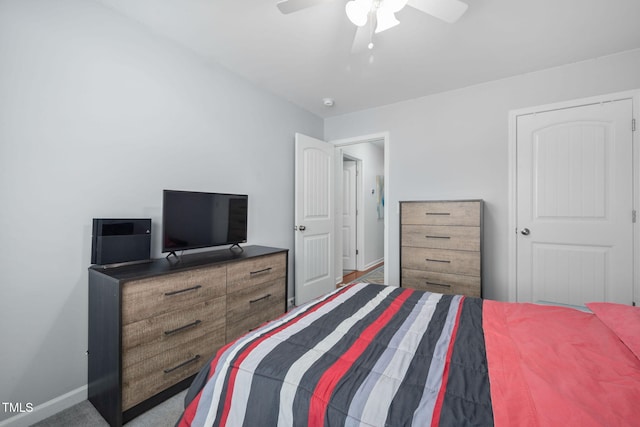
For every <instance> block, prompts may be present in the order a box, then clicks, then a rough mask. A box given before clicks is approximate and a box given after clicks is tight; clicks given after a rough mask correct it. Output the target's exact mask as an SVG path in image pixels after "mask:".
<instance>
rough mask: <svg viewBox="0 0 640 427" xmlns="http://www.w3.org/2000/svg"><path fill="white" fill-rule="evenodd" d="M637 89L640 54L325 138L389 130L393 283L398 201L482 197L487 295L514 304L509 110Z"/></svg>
mask: <svg viewBox="0 0 640 427" xmlns="http://www.w3.org/2000/svg"><path fill="white" fill-rule="evenodd" d="M637 88H640V50H634V51H629V52H625V53H621V54H617V55H612V56H608V57H603V58H597V59H593V60H589V61H584V62H580V63H575V64H571V65H567V66H563V67H557V68H553V69H548V70H543V71H539V72H535V73H530V74H525V75H520V76H516V77H512V78H508V79H504V80H499V81H494V82H490V83H486V84H481V85H477V86H472V87H468V88H463V89H459V90H455V91H450V92H445V93H441V94H437V95H433V96H427V97H422V98H417V99H414V100H410V101H406V102H400V103H396V104H392V105H387V106H384V107H380V108H374V109H370V110H366V111H362V112H358V113H353V114H348V115H343V116H338V117H333V118H329V119H326V120H325V138H326V139H327V140H333V139H339V138H351V137H356V136H359V135H367V134H372V133H379V132H385V131H388V132H389V136H390V142H389V157H390V159H389V161H390V168H389V176H388V177H387V178H388V182H389V184H390V186H391V187H390V188H388V190H389V194H391V196H392V197H393V198H392V199H390V200H388V203H389V206H390V209H389V211H390V212H391V215H390V216H391V217H390V218H389V224H390V225H389V227H390V230H389V231H390V233H389V235H390V237H389V239H390V242H389V248H390V251H389V256H388V258H387V260H386V265H387V267H388V270H389V274H390V276H389V277H390V280H389V282H390V283H391V284H398V283H399V264H398V263H399V250H398V245H399V240H398V239H399V237H398V236H399V234H398V224H399V222H398V211H397V205H398V201H400V200H438V199H447V200H449V199H469V198H474V199H475V198H482V199H484V200H485V202H486V204H485V211H484V214H485V216H484V218H485V222H484V225H485V230H484V232H485V234H484V236H485V241H484V262H483V273H484V291H485V296H486V297H487V298H492V299H499V300H506V299H507V297H508V295H507V288H508V286H507V233H508V231H509V230H508V229H507V221H508V206H507V205H508V190H507V188H508V157H507V146H508V144H507V142H508V112H509V110H513V109H518V108H524V107H528V106H535V105H540V104H547V103H552V102H558V101H565V100H570V99H576V98H583V97H588V96H593V95H599V94H606V93H611V92H618V91H623V90H629V89H637Z"/></svg>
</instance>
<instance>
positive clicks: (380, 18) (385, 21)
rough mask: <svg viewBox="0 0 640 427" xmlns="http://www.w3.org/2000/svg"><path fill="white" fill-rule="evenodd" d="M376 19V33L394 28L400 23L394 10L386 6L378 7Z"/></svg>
mask: <svg viewBox="0 0 640 427" xmlns="http://www.w3.org/2000/svg"><path fill="white" fill-rule="evenodd" d="M383 6H384V3H383ZM376 21H377V22H378V24H377V25H376V34H378V33H381V32H383V31H385V30H388V29H389V28H393V27H395V26H396V25H398V24H399V23H400V21H398V20H397V19H396V16H395V15H394V14H393V11H392V10H391V9H388V8H386V7H380V8H378V10H377V11H376Z"/></svg>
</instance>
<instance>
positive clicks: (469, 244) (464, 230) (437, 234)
mask: <svg viewBox="0 0 640 427" xmlns="http://www.w3.org/2000/svg"><path fill="white" fill-rule="evenodd" d="M401 232H402V236H401V238H402V244H403V246H413V247H421V248H434V249H454V250H461V251H476V252H478V251H480V227H461V226H454V225H449V226H447V225H443V226H433V225H403V226H402V230H401Z"/></svg>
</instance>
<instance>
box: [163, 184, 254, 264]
mask: <svg viewBox="0 0 640 427" xmlns="http://www.w3.org/2000/svg"><path fill="white" fill-rule="evenodd" d="M247 202H248V196H247V195H246V194H225V193H204V192H196V191H177V190H164V191H163V197H162V252H170V253H175V252H176V251H182V250H186V249H198V248H206V247H211V246H221V245H238V244H239V243H244V242H246V241H247V206H248V204H247Z"/></svg>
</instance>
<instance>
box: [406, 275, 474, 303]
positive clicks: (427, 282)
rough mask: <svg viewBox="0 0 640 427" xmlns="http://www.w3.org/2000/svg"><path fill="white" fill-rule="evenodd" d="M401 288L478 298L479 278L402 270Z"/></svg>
mask: <svg viewBox="0 0 640 427" xmlns="http://www.w3.org/2000/svg"><path fill="white" fill-rule="evenodd" d="M402 286H403V287H406V288H413V289H418V290H420V291H429V292H437V293H440V294H448V295H466V296H469V297H478V298H479V297H480V277H478V276H464V275H461V274H448V273H436V272H433V271H423V270H411V269H408V268H403V269H402Z"/></svg>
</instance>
